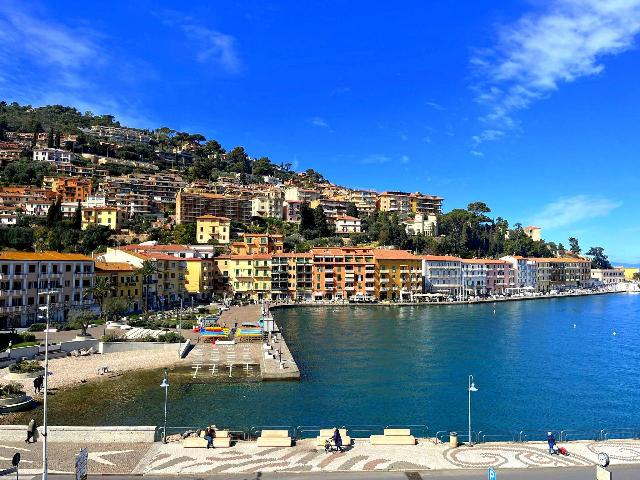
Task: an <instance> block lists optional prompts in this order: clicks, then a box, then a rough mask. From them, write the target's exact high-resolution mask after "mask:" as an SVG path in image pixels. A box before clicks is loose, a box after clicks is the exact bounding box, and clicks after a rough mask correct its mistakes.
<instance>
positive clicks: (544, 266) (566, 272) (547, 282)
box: [531, 257, 591, 291]
mask: <svg viewBox="0 0 640 480" xmlns="http://www.w3.org/2000/svg"><path fill="white" fill-rule="evenodd" d="M531 260H533V261H535V262H536V266H537V278H536V287H537V289H538V290H540V291H549V290H552V289H564V288H571V287H581V286H585V285H587V284H588V283H590V281H591V262H590V261H589V260H586V259H584V258H563V257H559V258H532V259H531Z"/></svg>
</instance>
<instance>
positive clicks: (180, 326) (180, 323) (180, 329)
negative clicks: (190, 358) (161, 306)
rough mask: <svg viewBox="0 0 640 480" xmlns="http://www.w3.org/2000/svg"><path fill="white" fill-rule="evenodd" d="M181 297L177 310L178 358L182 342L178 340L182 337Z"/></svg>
mask: <svg viewBox="0 0 640 480" xmlns="http://www.w3.org/2000/svg"><path fill="white" fill-rule="evenodd" d="M182 301H183V300H182V297H180V310H178V358H180V353H181V352H182V342H181V341H180V340H179V339H180V337H181V336H182Z"/></svg>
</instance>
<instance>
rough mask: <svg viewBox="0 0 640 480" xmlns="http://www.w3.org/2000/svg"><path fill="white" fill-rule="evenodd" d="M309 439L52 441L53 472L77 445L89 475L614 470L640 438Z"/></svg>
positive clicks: (7, 456)
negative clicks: (469, 442)
mask: <svg viewBox="0 0 640 480" xmlns="http://www.w3.org/2000/svg"><path fill="white" fill-rule="evenodd" d="M314 443H315V442H314V441H313V440H302V441H299V442H297V444H296V446H294V447H291V448H258V446H257V445H256V443H255V442H240V443H238V444H236V445H234V446H233V447H231V448H228V449H209V450H207V449H185V448H183V447H182V445H181V444H180V443H168V444H166V445H165V444H162V443H154V444H142V443H127V444H124V443H122V444H113V443H110V444H99V443H95V444H87V445H80V444H62V443H50V444H49V457H50V461H49V462H50V463H49V468H50V471H51V472H72V471H73V465H74V457H75V454H76V453H77V452H78V451H79V449H80V447H81V446H86V447H87V448H88V450H89V473H90V474H101V473H103V474H104V473H107V474H145V475H176V474H178V475H179V474H183V475H205V474H214V473H256V472H339V471H352V472H355V471H361V472H362V471H364V472H366V471H407V470H411V471H425V470H445V469H446V470H449V469H465V468H486V467H487V466H493V467H496V468H500V469H505V468H532V467H543V468H549V467H572V466H573V467H575V466H590V465H594V464H595V462H596V458H597V454H598V453H599V452H606V453H607V454H609V456H610V458H611V463H612V465H616V464H618V465H620V464H628V463H640V440H609V441H607V442H589V441H585V442H571V443H567V444H565V446H566V447H567V448H568V450H569V452H570V455H569V456H567V457H563V456H557V455H554V456H551V455H549V454H548V451H547V448H546V444H543V443H539V442H530V443H491V444H479V445H476V446H474V447H471V448H470V447H466V446H461V447H459V448H455V449H452V448H450V447H449V446H448V444H438V445H436V444H434V443H433V442H432V441H431V440H424V441H422V442H420V443H419V444H418V445H415V446H394V447H388V446H377V445H370V444H369V442H368V441H366V440H356V442H355V444H354V445H353V446H352V447H350V448H349V449H348V450H347V451H346V452H344V453H329V454H327V453H325V452H324V450H323V449H317V448H316V447H315V445H314ZM15 452H20V453H21V455H22V463H21V468H22V471H23V472H24V473H28V472H32V473H36V472H37V471H38V470H39V469H41V468H42V464H41V459H42V443H36V444H30V445H26V444H25V443H24V442H22V443H19V442H0V461H1V462H3V464H7V463H9V462H10V460H11V457H12V456H13V454H14V453H15Z"/></svg>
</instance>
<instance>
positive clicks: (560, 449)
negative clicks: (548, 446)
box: [553, 443, 569, 457]
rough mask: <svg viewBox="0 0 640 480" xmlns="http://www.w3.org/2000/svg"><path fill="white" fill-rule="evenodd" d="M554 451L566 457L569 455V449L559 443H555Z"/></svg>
mask: <svg viewBox="0 0 640 480" xmlns="http://www.w3.org/2000/svg"><path fill="white" fill-rule="evenodd" d="M553 453H554V454H556V455H564V456H565V457H568V456H569V451H568V450H567V449H566V448H564V447H559V446H558V444H555V443H554V444H553Z"/></svg>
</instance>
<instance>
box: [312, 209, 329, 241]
mask: <svg viewBox="0 0 640 480" xmlns="http://www.w3.org/2000/svg"><path fill="white" fill-rule="evenodd" d="M313 226H314V229H315V230H316V232H317V235H318V237H328V236H329V222H327V216H326V215H325V213H324V208H322V205H318V206H317V207H316V208H314V209H313Z"/></svg>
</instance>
